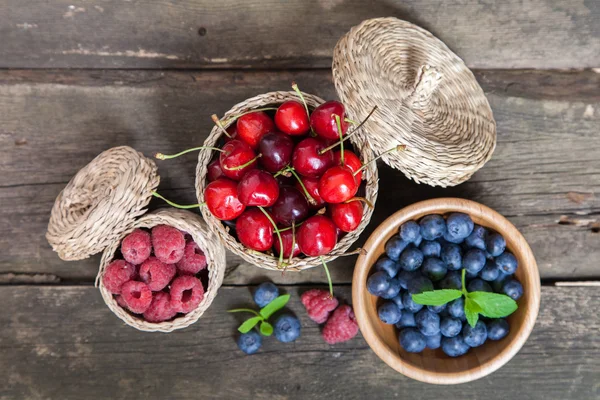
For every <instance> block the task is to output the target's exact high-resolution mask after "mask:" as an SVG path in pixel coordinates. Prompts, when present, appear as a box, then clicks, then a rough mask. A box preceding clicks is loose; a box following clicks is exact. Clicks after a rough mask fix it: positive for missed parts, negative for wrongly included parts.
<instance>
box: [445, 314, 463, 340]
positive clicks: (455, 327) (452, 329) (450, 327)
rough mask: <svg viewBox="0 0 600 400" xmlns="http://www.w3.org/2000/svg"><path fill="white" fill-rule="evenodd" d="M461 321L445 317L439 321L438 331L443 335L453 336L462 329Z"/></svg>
mask: <svg viewBox="0 0 600 400" xmlns="http://www.w3.org/2000/svg"><path fill="white" fill-rule="evenodd" d="M462 327H463V324H462V321H461V320H460V319H458V318H453V317H445V318H442V320H441V321H440V333H441V334H442V335H444V336H445V337H454V336H456V335H458V334H459V333H460V332H461V331H462Z"/></svg>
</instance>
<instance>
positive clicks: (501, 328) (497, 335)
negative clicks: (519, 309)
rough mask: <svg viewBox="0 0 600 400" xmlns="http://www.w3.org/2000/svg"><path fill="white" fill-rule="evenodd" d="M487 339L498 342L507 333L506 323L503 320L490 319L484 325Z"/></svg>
mask: <svg viewBox="0 0 600 400" xmlns="http://www.w3.org/2000/svg"><path fill="white" fill-rule="evenodd" d="M486 327H487V332H488V338H489V339H491V340H500V339H502V338H503V337H505V336H506V335H508V332H509V326H508V322H507V321H506V320H505V319H503V318H498V319H492V320H490V321H488V323H487V324H486Z"/></svg>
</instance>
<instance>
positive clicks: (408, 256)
mask: <svg viewBox="0 0 600 400" xmlns="http://www.w3.org/2000/svg"><path fill="white" fill-rule="evenodd" d="M398 263H399V264H400V267H401V268H402V269H403V270H405V271H414V270H416V269H417V268H419V267H420V266H421V264H422V263H423V252H421V250H419V249H418V248H416V247H407V248H406V249H405V250H404V251H403V252H402V254H401V255H400V260H399V261H398Z"/></svg>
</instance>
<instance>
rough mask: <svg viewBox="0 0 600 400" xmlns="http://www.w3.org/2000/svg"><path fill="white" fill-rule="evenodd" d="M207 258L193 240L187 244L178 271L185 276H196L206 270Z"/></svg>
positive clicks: (178, 264)
mask: <svg viewBox="0 0 600 400" xmlns="http://www.w3.org/2000/svg"><path fill="white" fill-rule="evenodd" d="M206 265H207V263H206V256H205V255H204V252H203V251H202V250H201V249H200V247H199V246H198V245H197V244H196V242H194V241H193V240H191V241H189V242H187V244H186V245H185V249H184V251H183V257H182V258H181V260H180V261H179V262H178V263H177V269H178V270H179V271H180V272H183V273H185V274H191V275H196V274H197V273H198V272H200V271H201V270H203V269H204V268H206Z"/></svg>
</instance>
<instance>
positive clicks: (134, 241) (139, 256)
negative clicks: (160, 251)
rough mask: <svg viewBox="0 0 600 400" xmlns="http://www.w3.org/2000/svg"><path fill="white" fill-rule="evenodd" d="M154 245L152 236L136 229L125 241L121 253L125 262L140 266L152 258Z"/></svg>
mask: <svg viewBox="0 0 600 400" xmlns="http://www.w3.org/2000/svg"><path fill="white" fill-rule="evenodd" d="M151 252H152V243H151V240H150V234H149V233H148V232H146V231H144V230H141V229H136V230H134V231H133V232H131V233H130V234H129V235H127V236H126V237H125V239H123V242H122V243H121V253H122V254H123V258H124V259H125V261H127V262H129V263H131V264H134V265H139V264H141V263H143V262H144V261H146V259H147V258H148V257H150V253H151Z"/></svg>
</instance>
